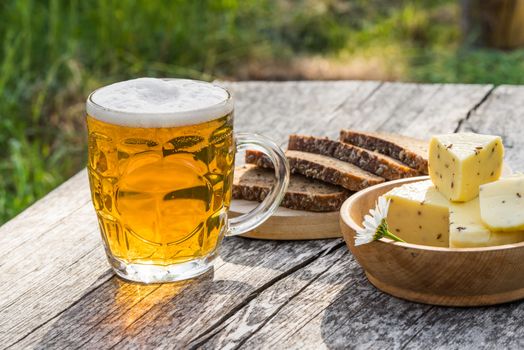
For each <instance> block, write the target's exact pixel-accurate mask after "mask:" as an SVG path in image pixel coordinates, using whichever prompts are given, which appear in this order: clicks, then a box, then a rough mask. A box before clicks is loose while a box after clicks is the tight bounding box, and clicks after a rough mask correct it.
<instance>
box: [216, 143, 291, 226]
mask: <svg viewBox="0 0 524 350" xmlns="http://www.w3.org/2000/svg"><path fill="white" fill-rule="evenodd" d="M235 141H236V149H237V152H238V151H244V150H247V149H254V150H257V151H260V152H262V153H264V154H265V155H266V156H267V157H268V158H269V160H271V162H272V163H273V167H274V168H275V178H276V181H275V185H274V186H273V188H272V189H271V191H270V192H269V193H268V195H267V196H266V198H264V200H263V201H262V203H260V204H259V205H258V206H257V207H256V208H255V209H253V210H252V211H250V212H248V213H246V214H242V215H240V216H237V217H234V218H231V219H229V221H228V225H229V230H228V231H227V233H226V236H236V235H240V234H242V233H246V232H248V231H251V230H253V229H254V228H256V227H258V226H259V225H260V224H262V223H263V222H264V221H266V220H267V219H268V218H269V217H270V216H271V215H272V214H273V213H274V212H275V211H276V210H277V209H278V206H279V205H280V201H281V200H282V198H284V194H285V192H286V189H287V186H288V184H289V163H288V161H287V159H286V156H285V155H284V152H283V151H282V149H281V148H280V147H278V146H277V144H276V143H274V142H273V141H271V140H270V139H268V138H267V137H264V136H261V135H257V134H250V133H237V134H235Z"/></svg>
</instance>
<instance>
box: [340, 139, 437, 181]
mask: <svg viewBox="0 0 524 350" xmlns="http://www.w3.org/2000/svg"><path fill="white" fill-rule="evenodd" d="M340 141H342V142H346V143H349V144H352V145H355V146H358V147H362V148H365V149H368V150H372V151H376V152H379V153H382V154H384V155H387V156H390V157H392V158H395V159H398V160H400V161H401V162H403V163H405V164H406V165H408V166H409V167H411V168H413V169H416V170H418V171H419V172H420V173H422V174H427V173H428V142H426V141H422V140H419V139H415V138H412V137H407V136H401V135H393V134H388V133H375V132H364V131H355V130H341V131H340Z"/></svg>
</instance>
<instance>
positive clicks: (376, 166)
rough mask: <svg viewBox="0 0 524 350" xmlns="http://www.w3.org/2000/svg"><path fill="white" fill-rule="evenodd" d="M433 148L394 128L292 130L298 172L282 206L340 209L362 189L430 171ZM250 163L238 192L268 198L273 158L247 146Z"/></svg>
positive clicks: (238, 172) (291, 151) (290, 153)
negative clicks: (329, 132)
mask: <svg viewBox="0 0 524 350" xmlns="http://www.w3.org/2000/svg"><path fill="white" fill-rule="evenodd" d="M427 154H428V150H427V142H425V141H422V140H418V139H414V138H410V137H406V136H401V135H394V134H386V133H370V132H362V131H355V130H342V131H341V132H340V139H339V140H338V141H336V140H330V139H328V138H320V137H314V136H304V135H290V136H289V143H288V150H287V151H286V157H287V159H288V161H289V165H290V167H291V174H292V175H291V180H290V184H289V187H288V189H287V192H286V195H285V196H284V199H283V201H282V203H281V206H283V207H286V208H290V209H297V210H306V211H315V212H329V211H336V210H338V209H340V206H341V205H342V203H343V202H344V200H346V199H347V198H348V197H349V196H350V195H351V194H352V193H354V192H356V191H360V190H362V189H364V188H367V187H369V186H372V185H375V184H379V183H381V182H384V181H388V180H396V179H400V178H405V177H413V176H418V175H424V174H427V173H428V156H427ZM246 163H247V164H246V165H244V166H242V167H238V168H236V169H235V178H234V182H233V198H234V199H245V200H252V201H262V200H263V199H264V198H265V197H266V196H267V194H268V193H269V191H270V190H271V188H272V186H273V183H274V181H275V178H274V175H273V171H272V170H271V168H272V163H271V161H270V160H269V159H268V158H267V157H266V156H265V155H264V154H263V153H261V152H258V151H247V152H246Z"/></svg>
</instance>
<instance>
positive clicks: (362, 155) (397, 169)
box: [288, 135, 420, 180]
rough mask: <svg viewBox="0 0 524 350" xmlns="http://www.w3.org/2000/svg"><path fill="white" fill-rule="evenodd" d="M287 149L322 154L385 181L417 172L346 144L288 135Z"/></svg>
mask: <svg viewBox="0 0 524 350" xmlns="http://www.w3.org/2000/svg"><path fill="white" fill-rule="evenodd" d="M288 149H290V150H297V151H303V152H310V153H316V154H322V155H325V156H329V157H333V158H337V159H340V160H342V161H345V162H349V163H351V164H354V165H356V166H358V167H360V168H361V169H364V170H366V171H369V172H371V173H373V174H375V175H378V176H382V177H383V178H385V179H386V180H396V179H401V178H405V177H413V176H417V175H419V174H420V172H419V171H417V170H415V169H412V168H410V167H408V166H407V165H406V164H404V163H402V162H400V161H399V160H397V159H394V158H391V157H388V156H386V155H383V154H380V153H378V152H375V151H370V150H367V149H365V148H361V147H358V146H355V145H351V144H348V143H343V142H339V141H334V140H330V139H328V138H319V137H313V136H304V135H290V136H289V145H288Z"/></svg>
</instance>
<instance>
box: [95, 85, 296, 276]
mask: <svg viewBox="0 0 524 350" xmlns="http://www.w3.org/2000/svg"><path fill="white" fill-rule="evenodd" d="M86 109H87V127H88V133H89V136H88V145H89V146H88V147H89V152H88V153H89V160H88V167H87V168H88V173H89V183H90V187H91V195H92V201H93V205H94V207H95V211H96V214H97V216H98V222H99V225H100V231H101V234H102V238H103V243H104V247H105V250H106V253H107V257H108V260H109V263H110V264H111V266H112V267H113V269H114V270H115V272H116V273H117V274H118V275H119V276H121V277H123V278H125V279H128V280H132V281H137V282H143V283H157V282H171V281H177V280H183V279H188V278H192V277H195V276H197V275H200V274H202V273H204V272H206V271H207V270H208V269H210V268H211V266H212V262H213V260H214V258H215V257H216V254H217V249H218V247H219V246H220V243H221V241H222V238H223V236H224V235H226V236H233V235H238V234H241V233H244V232H247V231H249V230H252V229H253V228H255V227H257V226H258V225H260V224H261V223H262V222H264V221H265V220H266V219H267V218H268V217H269V216H270V215H271V214H272V213H273V212H274V211H275V210H276V209H277V207H278V205H279V203H280V200H281V199H282V197H283V196H284V192H285V190H286V187H287V184H288V182H289V166H288V164H287V161H286V158H285V156H284V154H283V152H282V150H281V149H280V148H279V147H278V146H277V145H276V144H274V143H273V142H271V141H269V140H268V139H266V138H264V137H262V136H258V135H254V134H245V133H241V134H240V133H239V134H236V135H234V134H233V98H232V96H231V95H230V94H229V93H228V91H227V90H225V89H223V88H221V87H218V86H216V85H213V84H211V83H206V82H201V81H195V80H185V79H154V78H141V79H135V80H129V81H124V82H120V83H116V84H112V85H108V86H105V87H102V88H100V89H98V90H96V91H94V92H93V93H91V95H90V96H89V98H88V99H87V105H86ZM248 146H249V148H250V149H257V150H260V151H262V152H264V153H265V154H266V155H267V156H268V157H269V159H271V161H272V162H273V165H274V168H275V176H276V182H275V186H274V188H273V189H272V191H271V192H270V193H269V194H268V195H267V197H266V198H265V200H264V201H263V202H262V203H260V204H259V206H258V207H256V208H255V209H254V210H253V211H252V212H250V213H247V214H244V215H242V216H239V217H235V218H231V219H228V208H229V206H230V203H231V188H232V181H233V171H234V163H235V162H234V160H235V152H236V151H237V150H243V149H246V148H247V147H248Z"/></svg>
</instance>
